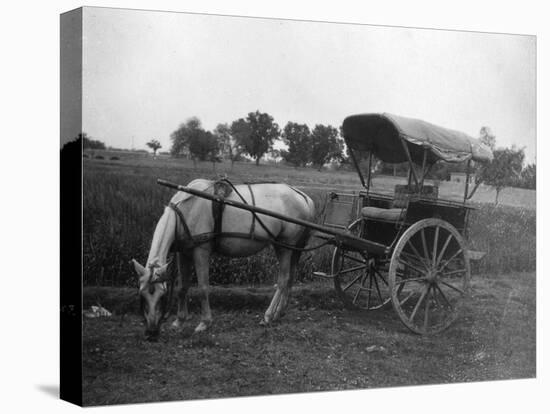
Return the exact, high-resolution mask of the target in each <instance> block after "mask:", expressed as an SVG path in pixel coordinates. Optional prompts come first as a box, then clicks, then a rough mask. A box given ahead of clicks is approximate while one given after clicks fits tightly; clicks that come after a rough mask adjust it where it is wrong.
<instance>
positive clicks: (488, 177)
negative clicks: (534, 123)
mask: <svg viewBox="0 0 550 414" xmlns="http://www.w3.org/2000/svg"><path fill="white" fill-rule="evenodd" d="M524 158H525V153H524V152H523V148H519V149H518V148H516V147H512V148H500V149H496V150H494V151H493V160H492V161H491V162H490V163H489V164H487V165H486V166H485V167H483V168H482V169H481V171H480V177H479V178H480V179H481V181H483V182H485V183H487V184H489V185H492V186H493V187H494V188H495V190H496V196H495V205H498V197H499V194H500V192H501V191H502V190H503V189H504V188H506V187H511V186H514V185H517V184H518V182H519V179H520V177H521V170H522V167H523V160H524Z"/></svg>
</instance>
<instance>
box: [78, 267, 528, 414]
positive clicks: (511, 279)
mask: <svg viewBox="0 0 550 414" xmlns="http://www.w3.org/2000/svg"><path fill="white" fill-rule="evenodd" d="M472 285H473V289H472V297H471V300H470V301H469V302H468V304H467V306H466V309H465V311H464V312H463V313H462V315H461V317H460V318H459V319H458V320H457V321H456V322H455V324H454V325H453V326H451V328H449V329H448V330H447V331H445V332H443V333H441V334H439V335H437V336H433V337H420V336H417V335H413V334H411V333H409V332H408V331H407V330H406V329H405V328H404V327H403V326H402V325H401V323H400V322H399V320H398V319H397V316H396V314H395V313H394V311H393V309H391V307H390V308H389V309H382V310H379V311H374V312H371V313H364V312H352V311H349V310H344V309H343V306H342V304H341V303H340V302H339V300H338V299H337V297H336V296H335V294H334V290H333V289H332V286H331V285H329V284H324V283H320V282H318V283H308V284H298V285H297V286H295V288H294V290H293V295H292V298H291V302H290V306H289V309H288V311H287V314H286V315H285V316H284V317H283V319H282V320H281V321H280V322H279V323H277V324H275V325H273V326H270V327H267V328H266V327H261V326H259V324H258V322H259V321H260V318H261V315H262V314H263V312H264V311H265V309H266V307H267V305H268V301H269V298H270V296H271V294H272V293H273V288H271V287H242V286H240V287H225V288H215V289H214V291H213V293H212V306H213V312H214V324H213V326H212V328H211V330H209V331H207V332H205V333H201V334H193V333H192V332H193V328H194V326H195V325H196V323H197V322H198V315H197V312H198V300H197V296H196V293H195V292H193V291H192V292H191V294H192V298H191V311H192V312H194V319H193V320H192V321H190V322H189V323H188V325H186V326H185V327H184V329H183V330H181V331H179V330H178V331H176V330H173V329H171V328H168V327H165V329H164V330H163V332H162V334H161V339H160V341H159V342H157V343H150V342H146V341H144V339H143V327H142V325H141V320H140V318H139V317H138V316H137V315H136V314H135V313H134V311H135V309H137V295H136V292H135V289H129V288H86V289H85V294H84V304H85V306H89V305H91V304H94V303H97V301H98V300H99V301H101V303H102V304H103V305H104V306H105V307H107V308H109V309H111V310H113V311H114V315H113V316H112V317H110V318H98V319H85V320H84V347H83V350H84V351H83V352H84V354H83V357H84V364H83V368H84V378H83V381H84V384H83V385H84V403H85V404H86V405H102V404H121V403H139V402H150V401H167V400H174V399H175V400H180V399H200V398H221V397H230V396H245V395H265V394H278V393H296V392H310V391H326V390H347V389H360V388H373V387H390V386H401V385H413V384H417V385H419V384H435V383H452V382H469V381H485V380H501V379H510V378H532V377H534V376H535V355H536V352H535V351H536V350H535V343H536V341H535V336H536V314H535V274H534V273H514V274H509V275H506V276H499V277H483V278H481V277H478V278H475V279H474V281H473V283H472ZM127 312H129V313H128V314H125V313H127ZM122 315H124V316H122Z"/></svg>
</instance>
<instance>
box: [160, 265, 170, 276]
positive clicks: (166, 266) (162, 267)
mask: <svg viewBox="0 0 550 414" xmlns="http://www.w3.org/2000/svg"><path fill="white" fill-rule="evenodd" d="M169 264H170V262H168V263H166V264H165V265H164V266H161V267H159V268H158V270H157V274H159V275H162V274H164V273H166V269H168V265H169Z"/></svg>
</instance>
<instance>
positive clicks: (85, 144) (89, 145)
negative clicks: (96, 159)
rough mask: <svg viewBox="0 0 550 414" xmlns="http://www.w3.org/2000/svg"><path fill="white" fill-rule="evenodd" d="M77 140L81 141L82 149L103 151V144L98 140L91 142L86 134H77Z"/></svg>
mask: <svg viewBox="0 0 550 414" xmlns="http://www.w3.org/2000/svg"><path fill="white" fill-rule="evenodd" d="M78 139H81V140H82V149H92V150H104V149H105V144H104V143H103V142H101V141H99V140H93V139H90V138H89V137H88V134H86V133H85V132H82V133H80V134H78Z"/></svg>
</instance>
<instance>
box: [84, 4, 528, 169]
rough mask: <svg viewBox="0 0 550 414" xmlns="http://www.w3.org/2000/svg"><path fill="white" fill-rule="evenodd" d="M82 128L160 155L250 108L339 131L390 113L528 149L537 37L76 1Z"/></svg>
mask: <svg viewBox="0 0 550 414" xmlns="http://www.w3.org/2000/svg"><path fill="white" fill-rule="evenodd" d="M83 36H84V41H83V130H84V131H85V132H87V133H88V134H89V135H90V136H92V137H93V138H95V139H100V140H102V141H104V142H105V143H106V144H107V145H109V146H113V147H121V148H130V147H132V143H133V145H134V147H135V148H145V143H146V142H147V141H149V140H150V139H152V138H155V139H158V140H159V141H160V142H161V143H162V146H163V150H168V149H169V147H170V138H169V137H170V134H171V133H172V132H173V131H174V130H175V129H176V128H177V127H178V126H179V124H180V123H182V122H184V121H185V120H186V119H188V118H190V117H192V116H197V117H198V118H199V119H200V120H201V121H202V123H203V126H204V128H206V129H213V128H215V127H216V125H217V124H218V123H231V122H232V121H234V120H236V119H238V118H242V117H245V116H246V115H247V114H248V112H251V111H255V110H260V111H262V112H267V113H269V114H270V115H272V116H273V117H274V118H275V121H276V122H277V123H278V124H279V126H280V127H281V128H282V127H284V125H285V124H286V123H287V122H288V121H294V122H300V123H306V124H308V125H309V126H310V127H311V128H312V127H314V126H315V124H318V123H322V124H331V125H333V126H336V127H337V126H339V125H341V123H342V120H343V119H344V118H345V117H346V116H347V115H351V114H355V113H365V112H390V113H394V114H398V115H402V116H407V117H413V118H421V119H424V120H426V121H429V122H432V123H435V124H438V125H441V126H445V127H448V128H452V129H458V130H461V131H463V132H466V133H467V134H469V135H471V136H474V137H478V135H479V130H480V128H481V127H482V126H484V125H486V126H489V127H490V128H491V129H492V131H493V132H494V134H495V135H496V137H497V146H511V145H512V144H515V145H517V146H520V147H525V152H526V155H527V158H528V161H529V162H532V161H535V153H536V152H535V151H536V147H535V145H536V131H535V127H536V122H535V115H536V112H535V110H536V107H535V105H536V94H535V91H536V84H535V76H536V74H535V59H536V43H535V38H534V37H532V36H531V37H530V36H515V35H503V34H486V33H467V32H453V31H443V30H420V29H404V28H395V27H376V26H367V25H348V24H332V23H314V22H298V21H284V20H270V19H252V18H238V17H222V16H205V15H193V14H184V13H167V12H145V11H130V10H116V9H101V8H86V9H85V10H84V25H83Z"/></svg>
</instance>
